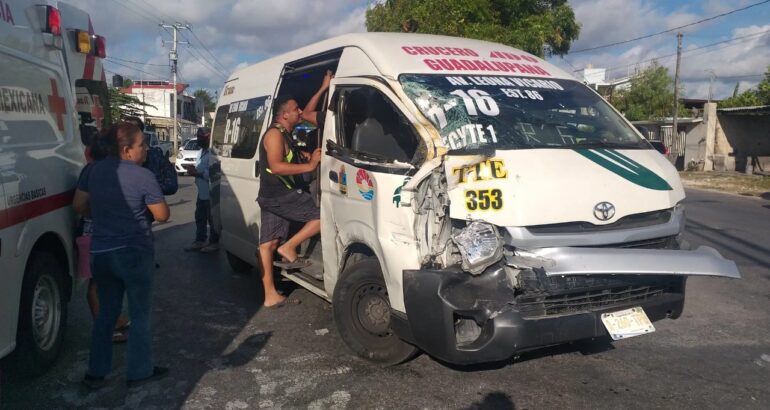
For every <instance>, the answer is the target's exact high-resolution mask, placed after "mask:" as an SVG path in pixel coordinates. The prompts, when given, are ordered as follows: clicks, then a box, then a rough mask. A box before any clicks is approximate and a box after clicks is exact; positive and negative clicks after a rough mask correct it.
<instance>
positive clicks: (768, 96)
mask: <svg viewBox="0 0 770 410" xmlns="http://www.w3.org/2000/svg"><path fill="white" fill-rule="evenodd" d="M757 97H758V98H759V102H760V103H761V104H762V105H770V65H768V66H767V69H765V78H763V79H762V81H760V82H759V84H758V85H757Z"/></svg>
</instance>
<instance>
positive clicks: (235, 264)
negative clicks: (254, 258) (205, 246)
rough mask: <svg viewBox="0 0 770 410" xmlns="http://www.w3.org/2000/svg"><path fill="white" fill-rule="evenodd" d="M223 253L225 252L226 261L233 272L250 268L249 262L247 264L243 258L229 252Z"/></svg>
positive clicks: (242, 271)
mask: <svg viewBox="0 0 770 410" xmlns="http://www.w3.org/2000/svg"><path fill="white" fill-rule="evenodd" d="M225 253H226V254H227V263H228V264H230V269H232V270H233V272H236V273H244V272H248V271H250V270H251V269H252V266H251V264H249V263H248V262H246V261H245V260H243V259H241V258H239V257H237V256H235V255H233V254H232V253H230V252H225Z"/></svg>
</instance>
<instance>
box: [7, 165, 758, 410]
mask: <svg viewBox="0 0 770 410" xmlns="http://www.w3.org/2000/svg"><path fill="white" fill-rule="evenodd" d="M180 182H181V183H182V185H181V186H182V188H181V189H180V192H179V193H178V194H177V195H175V196H173V197H171V198H170V200H169V203H170V204H171V205H172V208H171V209H172V221H171V222H170V223H167V224H164V225H161V226H158V227H157V229H156V231H157V233H156V242H157V250H158V252H157V253H158V256H157V259H158V262H159V263H160V265H161V266H160V269H159V271H158V274H157V282H156V291H155V294H154V297H155V299H154V334H155V354H156V358H157V361H158V362H160V363H165V364H168V365H170V367H171V372H172V374H171V376H170V377H168V378H166V379H165V380H163V381H160V382H156V383H151V384H148V385H146V386H145V387H143V388H140V389H132V390H130V391H128V390H127V389H126V387H125V385H124V372H125V355H124V354H125V347H124V345H123V346H116V347H115V371H114V372H113V374H112V376H110V378H109V381H110V385H109V386H108V387H106V388H105V389H104V390H101V391H99V392H98V393H90V394H89V393H85V392H83V391H82V390H81V389H80V387H79V384H78V383H79V381H80V379H81V378H82V377H83V374H84V372H85V369H86V361H87V357H88V348H87V343H88V337H89V329H90V323H91V321H90V318H89V316H88V313H87V309H86V303H85V297H84V289H82V288H81V289H80V290H79V292H78V293H77V295H76V297H75V298H74V300H73V301H72V302H71V303H70V305H69V306H70V312H71V316H70V321H69V324H68V329H67V336H66V340H65V343H64V349H63V354H62V356H61V358H60V360H59V361H58V363H57V365H56V366H55V367H54V368H53V369H52V370H51V371H50V372H48V373H47V374H46V375H44V376H42V377H40V378H38V379H36V380H14V379H13V377H9V375H7V374H4V375H3V378H4V379H3V381H2V390H1V392H2V396H0V400H1V401H0V408H2V409H33V408H41V409H52V408H142V409H159V408H188V409H203V408H213V409H228V410H229V409H247V408H284V409H286V408H310V409H344V408H349V409H358V408H383V409H384V408H397V409H423V408H430V409H437V408H441V409H445V408H446V409H468V408H472V409H477V408H495V409H514V408H515V409H541V408H546V409H550V408H571V409H575V408H579V409H582V408H586V409H588V408H591V409H594V408H613V409H615V408H645V409H647V408H699V409H703V408H713V409H723V408H741V409H751V408H756V409H767V408H770V201H768V200H763V199H757V198H743V197H739V196H734V195H725V194H718V193H710V192H705V191H694V190H691V191H688V208H687V216H688V223H687V234H686V238H687V239H688V241H690V243H691V244H693V245H696V246H697V245H709V246H713V247H715V248H717V249H719V250H720V252H722V254H723V255H724V256H726V257H728V258H731V259H734V260H735V261H737V263H738V265H739V268H740V270H741V273H742V275H743V279H741V280H727V279H714V278H711V279H708V278H694V279H691V280H690V281H689V282H688V288H687V291H688V295H687V301H686V306H685V311H684V314H683V316H682V317H681V318H680V319H678V320H666V321H662V322H657V323H656V324H655V327H656V329H657V331H656V332H655V333H654V334H651V335H646V336H640V337H637V338H633V339H628V340H624V341H620V342H615V343H613V344H612V345H610V344H608V343H606V342H591V343H589V342H585V343H577V344H573V345H566V346H559V347H554V348H547V349H542V350H539V351H536V352H532V353H528V354H525V355H523V356H521V357H519V358H517V359H512V360H509V361H506V362H503V363H495V364H491V365H484V366H475V367H454V366H447V365H445V364H442V363H440V362H438V361H436V360H434V359H432V358H431V357H429V356H427V355H424V354H423V355H420V356H418V357H417V358H416V359H414V360H412V361H410V362H408V363H406V364H404V365H401V366H397V367H391V368H380V367H378V366H374V365H371V364H369V363H367V362H365V361H363V360H359V359H357V358H356V357H353V356H352V355H351V354H350V353H349V352H348V351H347V349H346V348H345V346H344V345H343V344H342V341H341V340H340V338H339V336H338V334H337V332H336V330H335V328H334V324H333V322H332V317H331V312H330V310H329V309H330V307H329V305H328V304H327V303H326V302H324V301H323V300H321V299H319V298H317V297H315V296H314V295H312V294H310V293H309V292H307V291H305V290H303V289H295V290H293V291H292V293H291V296H292V297H294V298H297V299H300V300H301V301H302V304H300V305H297V306H289V307H285V308H282V309H279V310H275V311H267V310H264V309H262V308H261V303H262V301H261V291H260V289H261V288H260V285H259V281H258V275H257V274H256V273H252V274H251V275H245V276H240V275H234V274H232V273H231V271H230V269H229V267H228V266H227V262H226V260H225V257H224V254H223V253H220V254H198V253H185V252H183V251H182V247H183V246H184V245H186V244H187V243H189V242H191V240H192V239H193V233H194V229H195V228H194V223H193V222H192V220H193V218H192V214H193V208H194V198H195V187H194V186H193V185H192V180H191V179H189V178H182V180H181V181H180ZM284 286H287V288H289V286H288V284H286V283H284Z"/></svg>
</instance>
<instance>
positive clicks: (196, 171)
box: [187, 152, 209, 181]
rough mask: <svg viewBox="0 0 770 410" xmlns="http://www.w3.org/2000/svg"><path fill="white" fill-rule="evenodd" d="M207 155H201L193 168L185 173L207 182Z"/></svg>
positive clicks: (206, 153)
mask: <svg viewBox="0 0 770 410" xmlns="http://www.w3.org/2000/svg"><path fill="white" fill-rule="evenodd" d="M208 156H209V153H208V152H204V153H201V156H200V158H198V161H197V162H196V163H195V166H194V167H189V168H187V173H188V174H189V175H192V176H194V177H201V178H203V179H205V180H206V181H208V180H209V157H208Z"/></svg>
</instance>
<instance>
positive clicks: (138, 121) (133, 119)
mask: <svg viewBox="0 0 770 410" xmlns="http://www.w3.org/2000/svg"><path fill="white" fill-rule="evenodd" d="M123 121H125V122H128V123H131V124H134V125H136V126H137V127H139V129H140V130H142V132H144V121H142V119H141V118H139V117H135V116H133V115H131V116H128V117H126V118H125V119H123Z"/></svg>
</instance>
